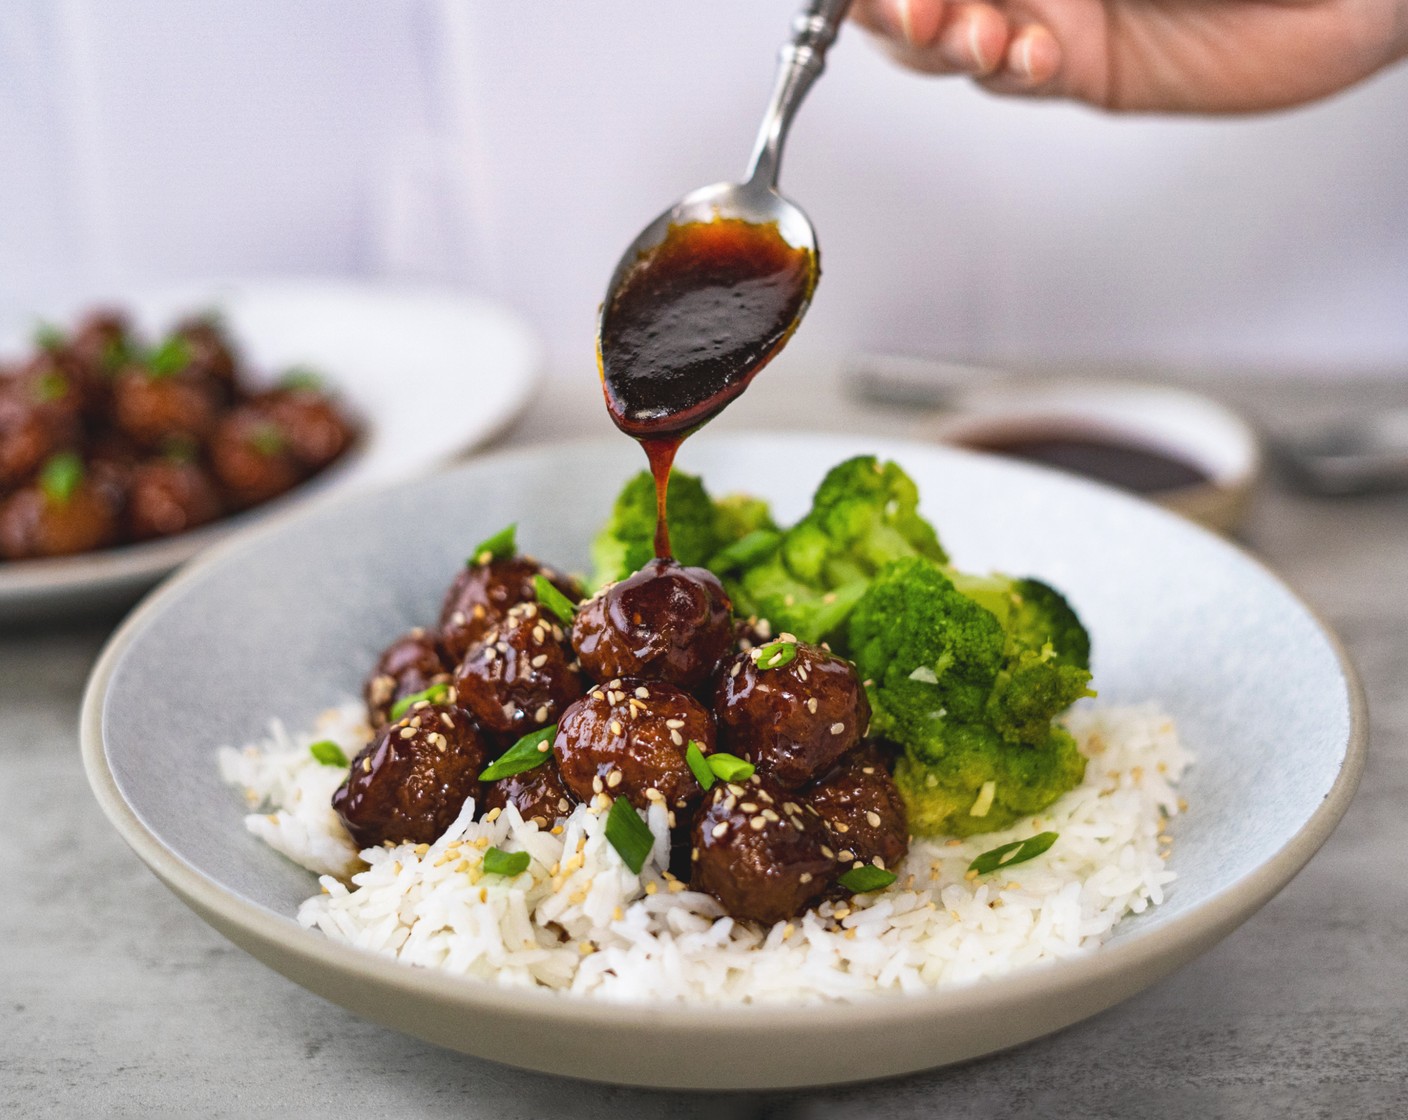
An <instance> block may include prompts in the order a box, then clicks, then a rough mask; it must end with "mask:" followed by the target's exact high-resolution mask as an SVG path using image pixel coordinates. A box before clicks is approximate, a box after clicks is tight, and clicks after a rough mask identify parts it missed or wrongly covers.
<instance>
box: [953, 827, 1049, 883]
mask: <svg viewBox="0 0 1408 1120" xmlns="http://www.w3.org/2000/svg"><path fill="white" fill-rule="evenodd" d="M1059 835H1060V834H1059V833H1056V832H1038V833H1037V834H1036V835H1035V836H1029V837H1027V839H1025V840H1013V841H1012V843H1010V844H1003V845H1002V846H1001V847H998V848H993V849H992V851H990V852H984V853H983V854H982V855H980V856H979V857H978V858H977V859H975V860H974V861H973V862H972V863H970V864H969V865H968V870H969V871H976V872H977V873H978V874H979V875H986V874H988V873H989V872H990V871H996V870H998V869H999V868H1002V867H1011V866H1012V865H1013V864H1014V863H1025V862H1026V861H1027V860H1029V859H1035V858H1036V857H1037V856H1039V855H1041V853H1042V852H1044V851H1046V849H1047V848H1049V847H1051V845H1052V844H1054V843H1056V839H1057V837H1058V836H1059Z"/></svg>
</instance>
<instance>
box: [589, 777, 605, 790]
mask: <svg viewBox="0 0 1408 1120" xmlns="http://www.w3.org/2000/svg"><path fill="white" fill-rule="evenodd" d="M605 788H606V787H605V786H604V785H602V784H601V775H600V774H598V775H597V776H596V777H595V778H593V779H592V792H593V793H600V792H601V791H602V790H604V789H605Z"/></svg>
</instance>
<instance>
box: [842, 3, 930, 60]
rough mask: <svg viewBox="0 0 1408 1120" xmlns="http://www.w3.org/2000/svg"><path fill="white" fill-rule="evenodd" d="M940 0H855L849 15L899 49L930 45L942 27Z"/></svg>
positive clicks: (920, 47) (921, 47)
mask: <svg viewBox="0 0 1408 1120" xmlns="http://www.w3.org/2000/svg"><path fill="white" fill-rule="evenodd" d="M948 6H949V5H948V4H946V3H945V2H944V0H856V3H855V5H854V6H853V7H852V8H851V18H852V19H853V20H855V21H856V22H857V23H859V24H860V25H861V26H862V27H864V28H867V29H868V30H870V31H873V32H875V33H876V34H877V35H882V36H884V37H885V38H886V39H889V40H890V42H891V43H892V45H893V46H895V47H897V48H901V49H907V48H919V49H923V48H925V47H928V46H930V45H931V44H932V43H933V42H934V40H935V39H937V38H938V35H939V29H940V28H941V27H942V26H943V22H944V16H945V14H946V13H945V10H944V9H945V8H947V7H948Z"/></svg>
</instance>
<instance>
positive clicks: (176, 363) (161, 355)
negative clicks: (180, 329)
mask: <svg viewBox="0 0 1408 1120" xmlns="http://www.w3.org/2000/svg"><path fill="white" fill-rule="evenodd" d="M190 364H191V347H190V344H189V343H187V342H186V340H185V339H184V338H182V337H181V336H180V335H178V334H173V335H172V336H171V337H170V338H168V339H167V340H166V341H165V342H163V343H162V344H161V345H160V346H158V347H157V348H156V349H155V350H153V351H152V352H151V353H149V354H148V355H147V369H148V371H149V372H150V373H151V375H152V376H153V377H156V378H162V377H175V376H176V375H177V374H178V373H180V372H181V371H182V370H184V369H185V368H186V367H187V366H188V365H190Z"/></svg>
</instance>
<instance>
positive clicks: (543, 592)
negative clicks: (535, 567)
mask: <svg viewBox="0 0 1408 1120" xmlns="http://www.w3.org/2000/svg"><path fill="white" fill-rule="evenodd" d="M533 590H534V591H536V592H537V593H538V605H539V606H540V607H542V608H543V609H544V610H546V611H548V612H549V613H550V614H552V615H553V616H554V617H556V619H557V621H558V622H560V623H562V625H564V626H571V625H572V619H573V618H575V617H576V615H577V605H576V604H575V603H573V602H572V600H571V599H569V598H568V597H567V596H566V595H564V594H563V593H562V592H561V591H559V590H558V589H557V588H556V587H555V586H553V582H552V580H550V579H548V577H547V576H545V575H542V574H541V573H539V574H538V575H536V576H534V577H533Z"/></svg>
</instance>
